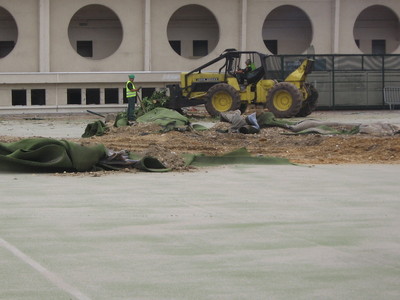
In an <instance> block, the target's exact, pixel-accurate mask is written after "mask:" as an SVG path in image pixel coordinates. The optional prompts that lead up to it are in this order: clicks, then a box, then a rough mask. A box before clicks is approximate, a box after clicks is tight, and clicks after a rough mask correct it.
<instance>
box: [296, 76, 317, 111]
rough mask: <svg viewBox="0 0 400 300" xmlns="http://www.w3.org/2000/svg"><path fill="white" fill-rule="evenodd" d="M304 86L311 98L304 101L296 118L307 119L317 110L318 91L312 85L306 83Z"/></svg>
mask: <svg viewBox="0 0 400 300" xmlns="http://www.w3.org/2000/svg"><path fill="white" fill-rule="evenodd" d="M304 85H305V87H306V89H307V91H308V93H309V96H308V97H307V99H306V100H304V101H303V105H302V107H301V109H300V111H299V113H298V114H297V115H296V117H307V116H308V115H309V114H311V113H312V112H313V111H314V110H315V109H316V108H317V102H318V91H317V90H316V88H315V87H314V86H313V85H312V84H311V83H308V82H307V83H304Z"/></svg>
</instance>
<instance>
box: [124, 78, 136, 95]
mask: <svg viewBox="0 0 400 300" xmlns="http://www.w3.org/2000/svg"><path fill="white" fill-rule="evenodd" d="M129 83H132V87H133V89H134V90H136V88H135V84H134V83H133V82H132V81H130V80H128V81H127V82H126V85H125V87H126V98H132V97H136V91H133V92H131V90H130V89H129V88H128V84H129Z"/></svg>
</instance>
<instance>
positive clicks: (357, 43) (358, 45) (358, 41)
mask: <svg viewBox="0 0 400 300" xmlns="http://www.w3.org/2000/svg"><path fill="white" fill-rule="evenodd" d="M355 42H356V45H357V47H358V48H360V40H355Z"/></svg>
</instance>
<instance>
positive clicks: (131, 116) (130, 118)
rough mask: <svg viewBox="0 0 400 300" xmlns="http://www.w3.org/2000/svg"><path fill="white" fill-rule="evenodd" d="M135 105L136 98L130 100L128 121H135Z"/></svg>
mask: <svg viewBox="0 0 400 300" xmlns="http://www.w3.org/2000/svg"><path fill="white" fill-rule="evenodd" d="M135 105H136V96H134V97H129V98H128V111H127V115H128V121H135V120H136V117H135Z"/></svg>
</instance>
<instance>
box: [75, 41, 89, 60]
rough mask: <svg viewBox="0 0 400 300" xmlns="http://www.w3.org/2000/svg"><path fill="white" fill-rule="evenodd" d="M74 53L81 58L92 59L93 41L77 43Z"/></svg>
mask: <svg viewBox="0 0 400 300" xmlns="http://www.w3.org/2000/svg"><path fill="white" fill-rule="evenodd" d="M76 52H78V54H79V55H81V56H83V57H93V41H77V42H76Z"/></svg>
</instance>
